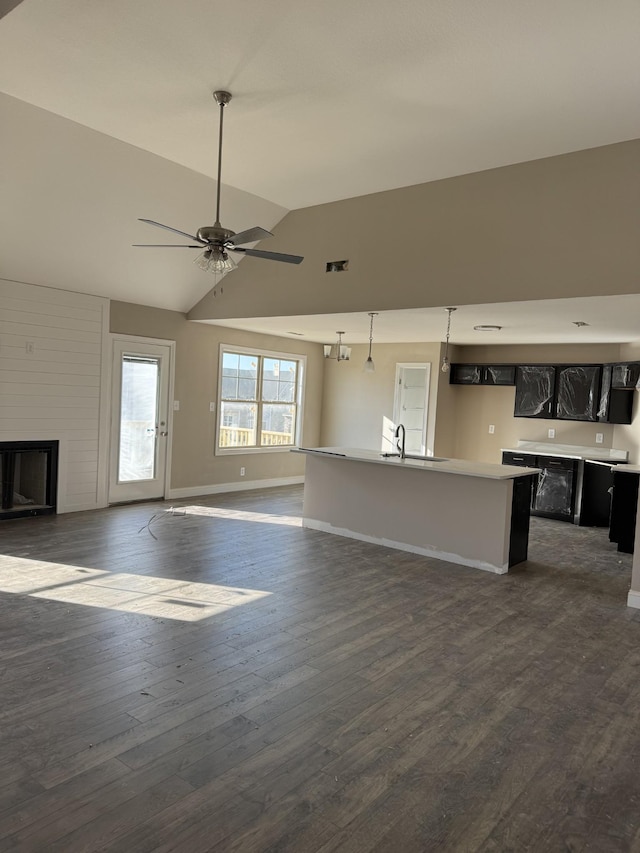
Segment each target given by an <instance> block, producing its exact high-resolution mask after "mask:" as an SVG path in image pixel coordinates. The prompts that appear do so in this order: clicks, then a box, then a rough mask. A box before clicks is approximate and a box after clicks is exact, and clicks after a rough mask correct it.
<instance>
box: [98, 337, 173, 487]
mask: <svg viewBox="0 0 640 853" xmlns="http://www.w3.org/2000/svg"><path fill="white" fill-rule="evenodd" d="M172 355H173V348H172V346H171V345H170V344H156V343H146V342H144V341H136V340H127V339H126V338H115V339H114V341H113V372H112V398H111V399H112V416H111V458H110V475H109V503H122V502H124V501H139V500H152V499H154V498H162V497H164V495H165V492H166V489H167V482H166V480H167V476H166V475H167V470H168V469H167V459H168V455H169V441H170V435H169V430H170V412H169V386H170V379H171V371H172V369H173V359H172Z"/></svg>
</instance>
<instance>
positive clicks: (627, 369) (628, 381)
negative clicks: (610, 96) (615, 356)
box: [611, 361, 640, 391]
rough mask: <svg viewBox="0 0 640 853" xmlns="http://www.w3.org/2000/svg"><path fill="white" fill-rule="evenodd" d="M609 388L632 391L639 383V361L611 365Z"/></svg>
mask: <svg viewBox="0 0 640 853" xmlns="http://www.w3.org/2000/svg"><path fill="white" fill-rule="evenodd" d="M611 367H612V375H611V387H612V388H615V389H619V390H627V391H634V390H635V389H636V388H638V387H639V385H638V383H639V382H640V361H628V362H625V363H623V364H613V365H611Z"/></svg>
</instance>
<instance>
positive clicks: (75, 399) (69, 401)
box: [0, 280, 109, 512]
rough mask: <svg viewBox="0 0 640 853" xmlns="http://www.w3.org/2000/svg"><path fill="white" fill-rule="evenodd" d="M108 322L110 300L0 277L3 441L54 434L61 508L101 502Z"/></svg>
mask: <svg viewBox="0 0 640 853" xmlns="http://www.w3.org/2000/svg"><path fill="white" fill-rule="evenodd" d="M108 323H109V300H107V299H103V298H101V297H97V296H88V295H86V294H79V293H71V292H68V291H64V290H54V289H53V288H50V287H37V286H35V285H29V284H22V283H18V282H12V281H6V280H2V281H0V441H36V440H58V441H59V457H58V512H72V511H74V510H84V509H95V508H96V507H99V506H105V504H106V464H105V463H106V453H107V446H108V434H107V429H106V414H107V413H106V397H105V394H106V389H107V377H108V372H109V365H108V362H105V354H106V353H108V348H107V346H106V341H107V332H108ZM107 358H108V357H107Z"/></svg>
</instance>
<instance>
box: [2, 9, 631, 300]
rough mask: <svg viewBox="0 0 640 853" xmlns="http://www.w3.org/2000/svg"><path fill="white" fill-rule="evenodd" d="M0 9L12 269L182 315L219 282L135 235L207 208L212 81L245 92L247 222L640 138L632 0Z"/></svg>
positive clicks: (237, 131)
mask: <svg viewBox="0 0 640 853" xmlns="http://www.w3.org/2000/svg"><path fill="white" fill-rule="evenodd" d="M5 6H9V7H11V6H15V8H13V9H12V10H10V11H8V12H7V14H6V15H5V16H4V17H3V18H2V19H1V20H0V87H1V88H2V91H3V92H4V93H5V94H6V95H7V96H9V97H8V98H4V99H2V102H1V104H2V108H3V115H5V116H8V117H9V118H10V119H11V125H9V124H7V127H8V129H9V133H8V138H7V149H6V152H5V155H4V156H3V158H2V160H3V163H2V170H3V176H2V177H3V183H5V181H6V187H7V188H8V189H7V192H6V194H5V199H8V200H9V203H8V205H7V204H5V202H3V203H2V204H3V207H5V210H4V211H3V212H2V223H1V225H2V232H3V235H4V238H3V239H4V240H5V244H4V245H3V256H2V259H1V260H0V264H2V266H1V267H0V274H1V275H2V276H3V277H8V278H16V279H19V280H23V281H32V282H33V283H37V284H49V285H52V286H58V287H61V286H67V287H69V288H70V289H82V290H85V291H86V292H99V293H101V294H102V295H105V296H112V297H114V298H118V299H129V301H134V302H141V303H145V304H154V305H158V306H160V307H167V308H174V309H177V310H183V311H186V310H188V309H189V308H190V307H191V306H192V305H194V304H195V303H196V302H197V301H198V300H199V299H200V298H201V297H202V296H203V295H204V294H205V293H206V291H207V290H208V289H209V287H210V286H211V282H210V281H209V280H205V278H206V277H205V278H203V274H202V273H201V272H200V271H199V270H197V269H196V268H195V267H193V265H192V264H189V263H186V264H185V262H184V259H183V257H175V254H177V255H181V253H180V252H179V251H176V253H175V254H174V255H172V256H170V257H169V256H168V255H167V254H164V255H163V256H162V257H161V258H159V257H158V256H157V255H156V256H155V257H153V256H151V255H150V254H149V253H146V254H145V253H144V250H134V249H132V248H131V244H132V243H137V242H162V240H157V239H156V238H157V237H158V236H159V234H156V233H153V234H151V233H149V230H153V229H147V227H146V226H144V225H142V224H141V223H138V222H137V221H136V220H137V217H147V218H151V219H156V220H160V221H162V222H166V223H167V224H169V225H172V226H174V227H176V228H180V229H184V230H186V231H189V232H190V233H193V231H194V230H195V229H197V228H198V227H199V226H200V225H203V224H206V223H210V220H212V219H213V217H212V215H211V213H212V210H213V202H214V198H215V181H214V180H213V178H214V176H215V168H216V134H217V110H216V107H215V104H214V103H213V101H212V98H211V93H212V91H213V90H214V89H219V88H225V89H228V90H229V91H231V92H232V94H233V100H232V103H231V104H230V105H229V107H228V109H227V113H226V117H225V147H224V158H223V183H224V187H223V195H222V204H223V206H222V210H223V222H224V224H228V226H229V227H231V228H233V229H234V230H238V231H239V230H242V229H244V228H248V227H251V226H253V225H262V226H263V227H266V228H273V227H275V226H276V225H277V223H278V221H280V219H282V217H283V216H284V215H285V214H286V212H287V211H289V210H295V209H298V208H303V207H308V206H311V205H317V204H322V203H325V202H329V201H335V200H338V199H344V198H350V197H353V196H359V195H366V194H369V193H373V192H378V191H381V190H388V189H393V188H398V187H403V186H409V185H413V184H418V183H422V182H427V181H432V180H436V179H441V178H446V177H451V176H454V175H461V174H466V173H470V172H476V171H480V170H485V169H490V168H494V167H498V166H502V165H506V164H512V163H518V162H523V161H528V160H535V159H539V158H544V157H549V156H552V155H555V154H561V153H566V152H570V151H577V150H582V149H586V148H593V147H597V146H601V145H606V144H609V143H614V142H620V141H624V140H628V139H633V138H636V137H638V136H640V111H639V110H638V102H637V93H638V91H640V63H638V59H637V57H638V47H639V44H638V42H639V40H638V33H639V32H640V5H639V4H638V3H637V0H616V2H615V3H611V4H607V3H602V2H601V0H537V2H535V3H533V2H532V3H514V2H512V0H488V2H483V3H477V2H472V0H405V2H403V3H400V4H395V5H394V4H389V3H388V2H382V0H346V2H345V0H325V2H322V3H309V2H306V3H304V2H303V3H301V2H295V0H269V2H264V0H237V2H236V3H234V4H232V5H229V4H228V3H221V2H218V0H182V2H181V3H174V2H169V0H136V2H134V3H132V2H130V0H110V2H108V3H87V2H86V0H56V2H55V3H52V2H51V0H23V2H22V3H19V4H17V5H16V4H15V3H9V4H5ZM14 99H16V100H14ZM20 102H24V103H20ZM44 111H47V112H46V113H45V112H44ZM48 113H51V114H53V116H51V115H48ZM27 140H29V142H28V144H27ZM9 208H10V209H9ZM265 248H267V247H266V246H265ZM290 250H291V251H295V250H296V247H295V246H291V247H290ZM159 251H160V250H159ZM166 251H167V252H169V251H170V250H166ZM187 267H188V269H187ZM176 281H179V287H176Z"/></svg>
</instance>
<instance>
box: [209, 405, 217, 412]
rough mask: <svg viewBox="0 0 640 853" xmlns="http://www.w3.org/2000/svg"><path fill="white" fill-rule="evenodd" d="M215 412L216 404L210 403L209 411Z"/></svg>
mask: <svg viewBox="0 0 640 853" xmlns="http://www.w3.org/2000/svg"><path fill="white" fill-rule="evenodd" d="M215 410H216V404H215V403H209V411H210V412H215Z"/></svg>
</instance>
